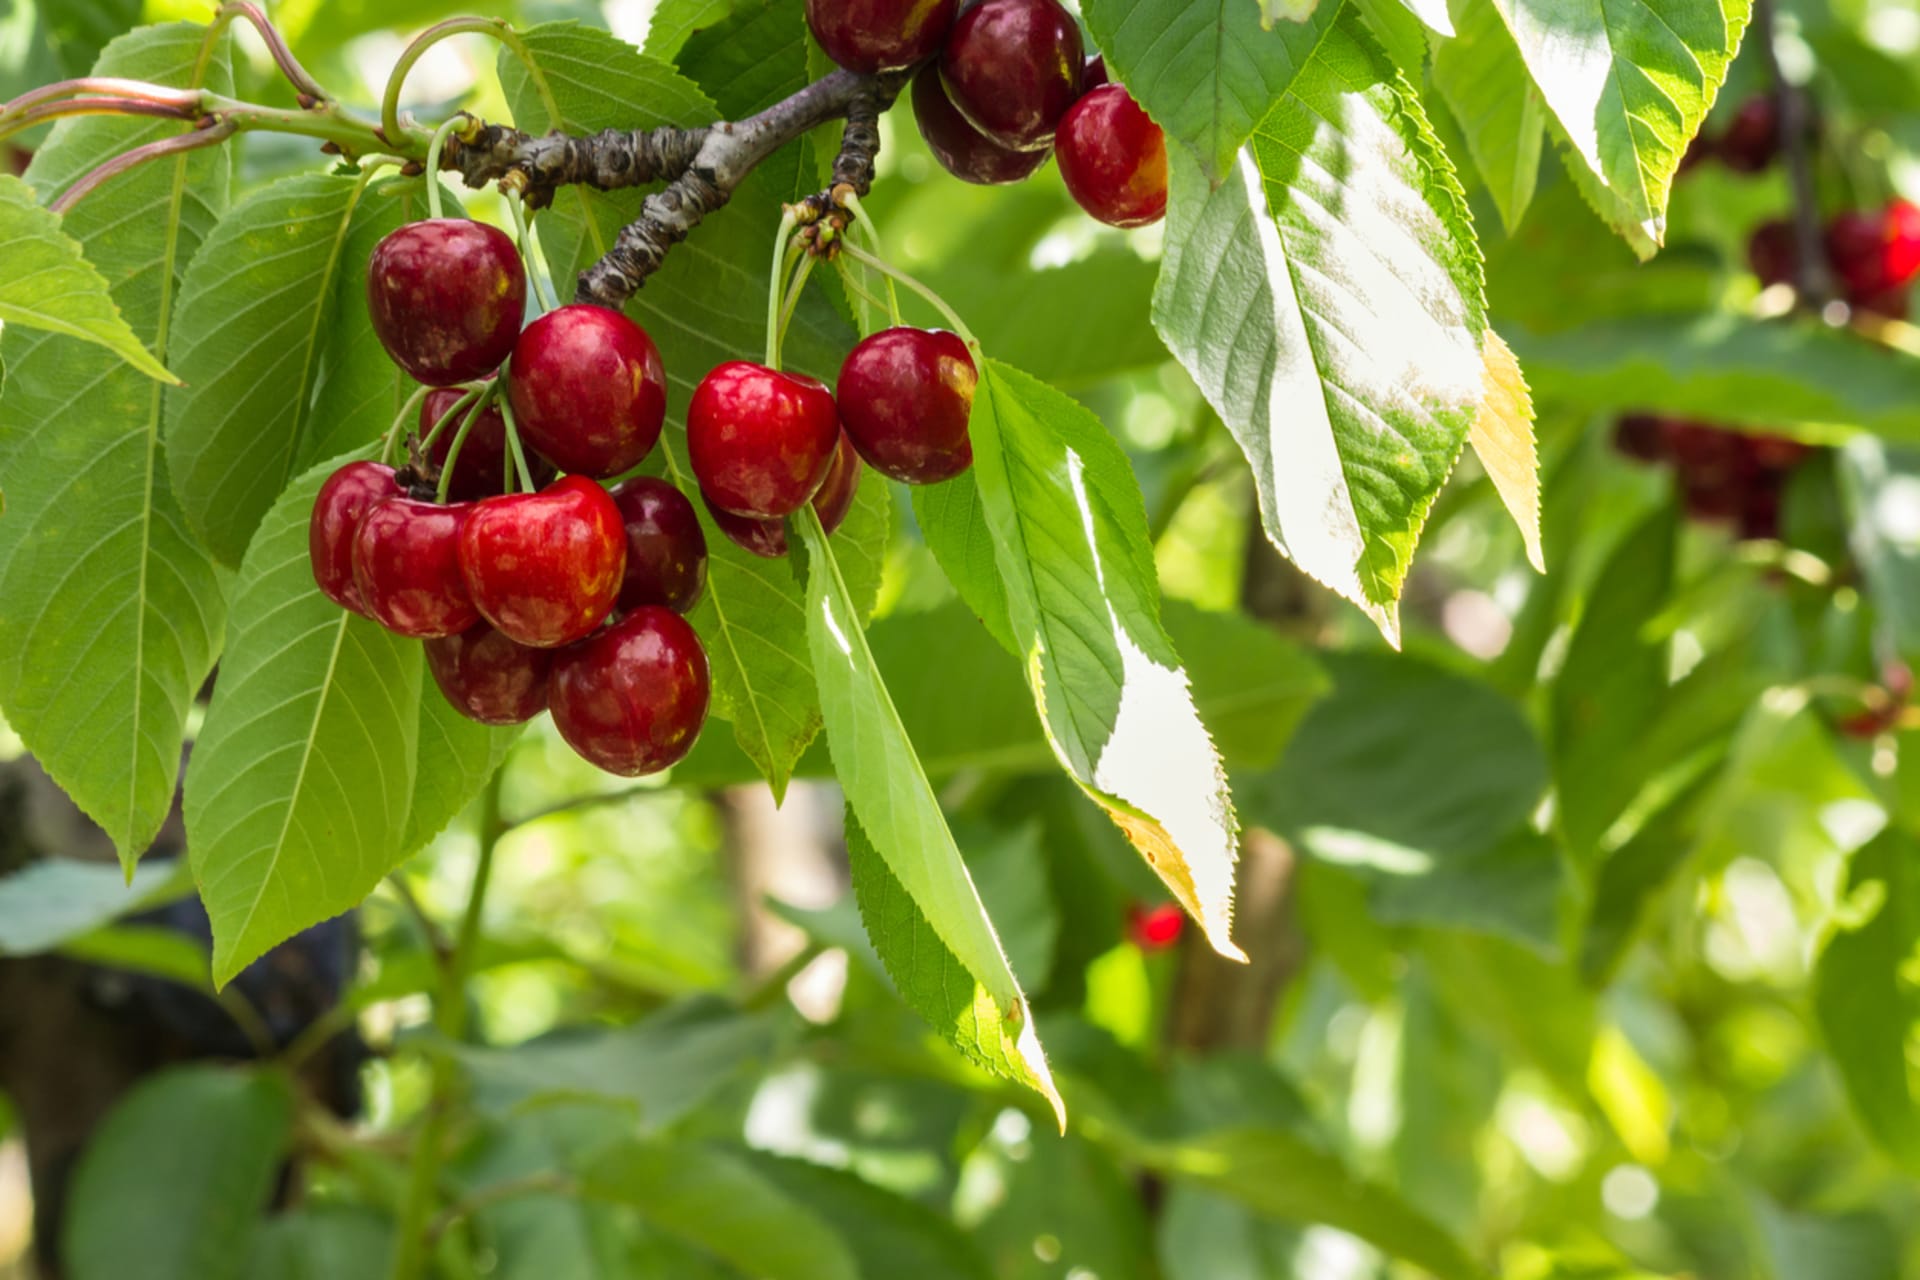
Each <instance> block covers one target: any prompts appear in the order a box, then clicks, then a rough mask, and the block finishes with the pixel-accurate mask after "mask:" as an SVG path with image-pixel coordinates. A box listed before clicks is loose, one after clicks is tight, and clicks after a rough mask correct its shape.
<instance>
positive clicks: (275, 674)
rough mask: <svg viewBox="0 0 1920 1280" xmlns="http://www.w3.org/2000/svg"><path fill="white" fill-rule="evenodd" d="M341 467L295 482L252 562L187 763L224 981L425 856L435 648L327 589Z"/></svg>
mask: <svg viewBox="0 0 1920 1280" xmlns="http://www.w3.org/2000/svg"><path fill="white" fill-rule="evenodd" d="M332 469H333V465H332V464H330V463H329V464H323V465H322V466H320V467H316V468H315V469H313V470H312V471H310V472H308V473H307V474H306V475H304V476H302V477H301V478H300V479H299V480H297V481H296V482H295V483H294V484H293V485H291V486H289V488H288V489H287V492H286V493H285V494H284V495H283V496H282V497H281V498H280V500H279V501H278V502H276V503H275V504H274V506H273V509H272V510H271V511H269V512H268V513H267V517H266V519H265V520H263V521H262V522H261V525H260V532H259V534H258V535H257V536H256V537H255V538H254V540H253V545H252V546H251V547H249V548H248V550H247V556H246V559H245V560H243V561H242V562H241V565H240V574H239V577H238V579H237V581H236V582H235V585H234V592H233V635H232V638H231V641H230V643H229V644H228V646H227V654H226V657H225V658H224V659H222V661H221V668H220V681H219V684H218V685H217V686H216V688H215V690H214V696H213V705H212V706H211V707H210V708H209V709H208V711H207V720H206V725H205V727H204V728H203V729H202V731H201V735H200V739H199V742H198V744H197V745H196V747H195V748H194V752H193V760H192V763H191V764H190V765H189V766H188V769H187V781H186V792H185V796H186V805H185V812H186V820H187V837H188V848H189V850H190V851H191V854H192V857H193V872H194V878H195V879H196V880H197V881H198V882H199V884H200V896H201V898H202V899H203V900H204V901H205V902H206V906H207V915H208V917H209V918H210V919H211V920H212V922H213V937H214V977H215V980H216V981H218V982H221V983H225V982H226V981H228V980H229V979H231V978H232V977H233V976H234V975H235V974H236V973H238V972H239V971H240V970H241V969H242V968H244V967H245V966H246V965H247V963H248V962H250V961H251V960H253V959H254V958H255V957H257V956H259V955H261V954H262V953H264V952H265V951H266V950H267V949H268V948H269V947H271V946H273V945H274V944H275V943H277V942H280V941H281V940H283V939H285V938H288V937H291V936H292V935H293V934H295V933H297V932H299V931H300V930H301V929H304V928H306V927H307V926H309V925H312V924H317V923H318V922H320V921H322V920H325V919H327V918H328V917H330V916H336V915H339V914H340V913H341V912H343V911H346V910H347V909H349V908H351V907H353V906H355V905H357V904H358V903H359V902H360V900H361V899H362V898H364V897H366V896H367V894H368V893H370V892H372V891H373V888H374V886H375V885H377V884H379V882H380V879H381V877H383V876H385V875H386V874H387V872H389V871H391V870H392V869H393V867H394V866H395V865H396V864H397V863H398V862H399V861H400V859H401V858H402V857H403V856H404V855H405V854H406V853H407V852H410V851H409V850H408V849H407V848H406V847H405V835H406V828H407V815H408V812H409V808H410V803H411V797H412V793H413V784H414V779H415V777H416V773H415V753H416V746H417V742H418V737H419V732H420V697H421V687H422V684H421V682H422V680H423V679H424V675H423V672H422V666H423V663H422V660H421V656H420V646H419V644H418V642H416V641H411V640H406V639H402V638H401V637H399V636H395V635H391V634H389V633H388V632H386V631H385V630H383V629H381V627H380V626H379V625H378V624H377V623H373V622H369V621H368V620H366V619H365V618H361V617H358V616H357V615H354V614H351V613H348V612H347V611H346V610H344V609H342V608H340V607H339V606H338V605H336V604H334V603H333V602H332V601H331V600H329V599H328V598H327V597H326V596H324V595H322V594H320V591H319V589H318V588H316V587H315V586H314V582H313V569H312V566H311V564H310V562H309V560H308V553H307V522H308V516H309V514H310V513H311V512H312V509H313V499H314V495H315V494H316V493H318V492H319V490H320V485H321V483H322V482H323V481H325V479H326V478H327V476H328V475H329V474H331V472H332Z"/></svg>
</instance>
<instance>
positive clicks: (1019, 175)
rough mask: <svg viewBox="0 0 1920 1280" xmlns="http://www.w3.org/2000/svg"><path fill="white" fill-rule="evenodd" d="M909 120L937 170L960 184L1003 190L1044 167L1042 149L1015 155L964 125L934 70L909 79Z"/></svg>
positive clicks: (929, 67) (927, 69) (936, 69)
mask: <svg viewBox="0 0 1920 1280" xmlns="http://www.w3.org/2000/svg"><path fill="white" fill-rule="evenodd" d="M913 118H914V121H915V123H917V124H918V125H919V126H920V136H921V137H922V138H925V139H926V140H927V149H928V150H929V151H931V152H933V158H934V159H935V160H938V161H939V162H940V167H941V168H943V169H945V170H946V171H947V172H948V173H950V174H952V175H953V176H954V177H956V178H959V179H960V180H961V181H963V182H971V183H974V184H976V185H978V186H983V187H997V186H1004V185H1006V184H1007V183H1010V182H1019V181H1020V180H1021V179H1023V178H1030V177H1032V176H1033V175H1034V174H1035V173H1037V172H1039V170H1040V166H1042V165H1044V164H1045V163H1046V162H1047V154H1048V153H1047V150H1046V148H1045V147H1041V148H1039V149H1037V150H1033V151H1015V150H1014V149H1013V148H1011V147H1003V146H1001V145H1000V144H999V143H997V142H995V141H994V140H993V139H992V138H989V137H988V136H987V135H986V134H984V133H982V132H980V131H979V130H978V129H976V128H974V127H973V126H972V125H971V124H968V123H967V118H966V117H965V116H963V115H961V114H960V111H959V108H957V107H955V106H954V105H953V99H951V98H949V97H948V96H947V87H946V86H945V85H944V84H942V83H941V82H940V68H939V67H938V66H935V65H929V66H928V67H927V68H926V70H924V71H922V72H921V73H920V74H919V75H917V76H915V77H914V78H913Z"/></svg>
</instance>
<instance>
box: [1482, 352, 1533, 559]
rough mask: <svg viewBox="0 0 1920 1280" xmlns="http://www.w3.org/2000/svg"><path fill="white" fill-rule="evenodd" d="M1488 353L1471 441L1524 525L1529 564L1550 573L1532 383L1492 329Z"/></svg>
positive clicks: (1522, 536) (1496, 487)
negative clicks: (1542, 541) (1542, 523)
mask: <svg viewBox="0 0 1920 1280" xmlns="http://www.w3.org/2000/svg"><path fill="white" fill-rule="evenodd" d="M1484 350H1485V353H1486V361H1487V364H1486V391H1487V398H1486V401H1485V402H1484V403H1483V404H1482V405H1481V406H1480V412H1479V413H1478V414H1476V415H1475V416H1474V419H1473V431H1472V432H1471V434H1469V435H1468V437H1467V439H1468V440H1469V441H1471V442H1472V444H1473V452H1474V456H1475V457H1477V458H1479V459H1480V465H1481V466H1482V467H1485V468H1486V471H1487V478H1488V479H1490V480H1492V481H1493V487H1494V491H1495V492H1496V493H1498V494H1499V495H1500V501H1501V502H1503V503H1505V504H1506V507H1507V511H1508V513H1509V514H1511V515H1512V516H1513V522H1514V523H1515V524H1516V525H1518V526H1520V539H1521V541H1522V542H1523V543H1524V544H1525V545H1526V548H1527V562H1528V563H1529V564H1531V565H1532V566H1533V567H1534V568H1535V569H1536V570H1538V571H1539V572H1541V573H1545V572H1546V571H1547V558H1546V553H1545V552H1544V551H1543V550H1542V549H1541V546H1540V446H1539V444H1538V443H1537V442H1536V441H1535V440H1534V438H1533V397H1532V396H1530V395H1529V394H1528V393H1527V380H1526V378H1524V377H1522V376H1521V373H1520V364H1519V362H1518V361H1517V360H1515V359H1514V358H1513V352H1512V351H1511V350H1510V349H1508V347H1507V344H1506V343H1504V342H1502V341H1501V340H1500V335H1499V334H1497V333H1495V332H1494V331H1493V330H1491V329H1489V330H1487V337H1486V342H1485V344H1484Z"/></svg>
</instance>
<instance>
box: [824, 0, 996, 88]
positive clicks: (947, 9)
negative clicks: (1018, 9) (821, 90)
mask: <svg viewBox="0 0 1920 1280" xmlns="http://www.w3.org/2000/svg"><path fill="white" fill-rule="evenodd" d="M959 7H960V6H959V0H807V26H808V27H810V28H812V30H813V38H814V39H815V40H818V41H819V42H820V47H821V48H822V49H825V50H826V51H827V56H828V57H829V58H832V59H833V60H834V61H835V62H837V63H839V64H840V65H841V66H843V67H845V68H846V69H847V70H849V71H858V72H861V73H863V74H869V75H870V74H872V73H873V72H875V71H885V70H889V69H891V68H894V67H910V66H912V65H913V64H914V63H916V62H919V61H921V60H922V59H924V58H930V57H932V56H933V55H934V54H935V53H938V52H939V50H940V42H941V41H942V40H944V39H945V38H946V35H947V32H948V31H949V30H950V29H951V28H952V27H953V15H954V13H955V12H956V11H957V10H958V9H959Z"/></svg>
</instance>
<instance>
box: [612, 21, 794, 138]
mask: <svg viewBox="0 0 1920 1280" xmlns="http://www.w3.org/2000/svg"><path fill="white" fill-rule="evenodd" d="M652 42H653V40H652V32H651V31H649V32H648V44H649V45H651V44H652ZM674 61H675V62H676V63H677V64H678V65H679V67H680V69H681V71H683V72H685V73H686V76H687V78H688V79H690V80H692V81H693V82H694V83H695V84H697V85H699V86H700V88H701V89H702V90H703V91H704V92H705V93H706V94H707V96H708V97H710V98H712V99H713V101H714V103H715V105H717V106H718V107H719V108H720V117H721V118H722V119H724V120H744V119H745V118H746V117H748V116H750V115H753V114H754V113H755V112H758V111H762V110H764V109H766V108H767V107H770V106H772V105H773V104H774V103H776V102H778V101H780V100H781V99H782V98H785V97H788V96H790V95H792V94H794V93H797V92H799V91H800V90H801V89H804V88H805V87H806V85H807V81H808V79H809V77H808V75H807V16H806V10H805V7H804V6H803V5H802V4H801V0H738V3H736V4H734V5H733V11H732V12H731V13H729V14H727V15H726V16H725V17H724V18H722V19H721V20H719V21H717V22H715V23H713V24H712V25H710V26H706V27H703V28H701V29H700V30H697V31H694V32H692V33H691V34H690V35H688V36H687V38H686V39H685V41H684V42H683V43H682V44H681V46H680V50H679V55H678V57H676V58H675V59H674ZM799 151H800V149H799V148H798V147H796V148H794V150H793V152H792V155H795V156H797V155H798V154H799Z"/></svg>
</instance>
